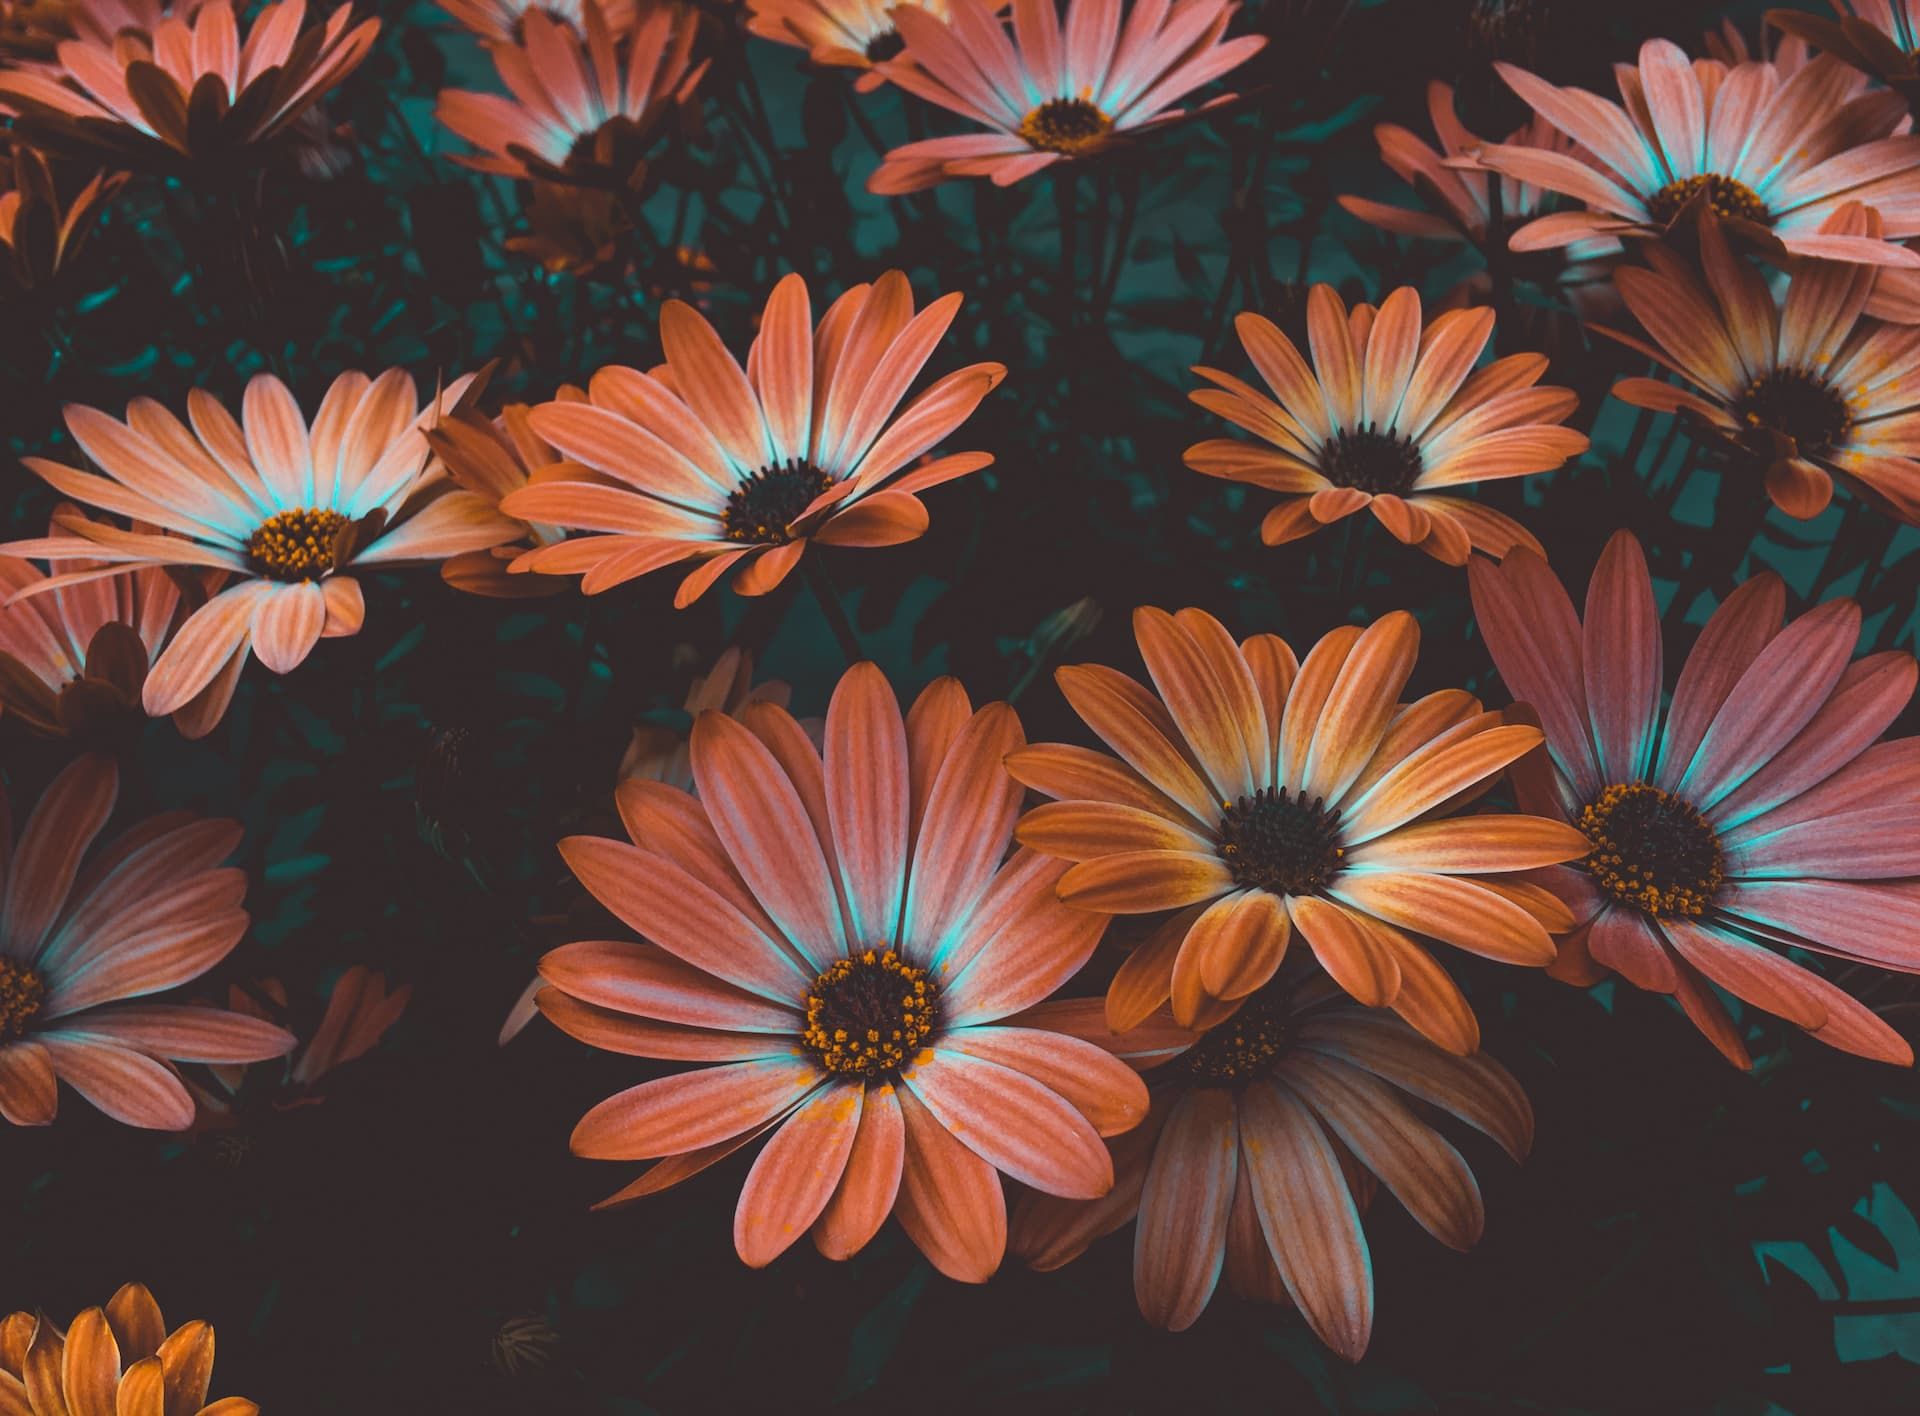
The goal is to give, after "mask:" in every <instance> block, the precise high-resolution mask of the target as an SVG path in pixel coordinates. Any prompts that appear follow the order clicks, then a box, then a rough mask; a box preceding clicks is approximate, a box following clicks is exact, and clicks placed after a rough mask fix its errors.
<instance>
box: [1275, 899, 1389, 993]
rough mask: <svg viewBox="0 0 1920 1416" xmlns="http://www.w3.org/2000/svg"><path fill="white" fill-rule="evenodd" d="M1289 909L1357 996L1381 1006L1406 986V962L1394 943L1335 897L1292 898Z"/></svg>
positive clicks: (1337, 978) (1323, 960) (1331, 971)
mask: <svg viewBox="0 0 1920 1416" xmlns="http://www.w3.org/2000/svg"><path fill="white" fill-rule="evenodd" d="M1287 912H1288V913H1289V914H1291V915H1292V916H1293V922H1294V923H1295V924H1296V925H1298V926H1299V927H1300V932H1301V933H1302V934H1303V935H1305V936H1306V940H1307V943H1308V944H1309V945H1310V946H1311V947H1312V949H1313V956H1314V958H1316V959H1318V960H1319V961H1320V967H1322V968H1323V969H1325V970H1326V971H1327V974H1328V976H1329V977H1331V978H1332V979H1333V981H1334V982H1335V983H1337V984H1339V985H1340V987H1341V988H1342V989H1343V990H1345V991H1346V992H1347V993H1348V994H1349V995H1351V996H1352V998H1353V999H1354V1001H1355V1002H1358V1003H1364V1004H1366V1005H1367V1006H1368V1007H1370V1008H1381V1007H1385V1006H1386V1005H1387V1004H1389V1003H1391V1002H1393V1000H1394V998H1395V997H1396V996H1397V995H1398V994H1399V992H1400V964H1399V961H1398V958H1397V956H1396V955H1395V953H1394V951H1393V950H1392V949H1391V948H1390V947H1384V946H1382V945H1381V944H1380V943H1378V942H1377V941H1376V940H1375V938H1374V934H1373V931H1372V929H1370V928H1369V927H1368V921H1367V920H1366V919H1365V917H1364V916H1362V915H1359V914H1356V913H1355V912H1354V911H1352V910H1346V909H1342V908H1341V907H1340V906H1339V905H1336V904H1334V903H1333V902H1332V901H1330V900H1321V899H1314V898H1306V899H1295V900H1289V901H1288V902H1287Z"/></svg>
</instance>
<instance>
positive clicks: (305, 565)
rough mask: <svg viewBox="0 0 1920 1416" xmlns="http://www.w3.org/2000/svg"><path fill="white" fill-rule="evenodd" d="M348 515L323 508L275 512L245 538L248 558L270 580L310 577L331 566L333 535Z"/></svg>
mask: <svg viewBox="0 0 1920 1416" xmlns="http://www.w3.org/2000/svg"><path fill="white" fill-rule="evenodd" d="M346 524H347V518H346V517H344V516H342V515H341V514H340V513H339V512H337V511H333V510H331V509H329V508H326V507H299V508H296V509H295V510H293V511H277V512H275V513H274V514H273V515H272V516H270V517H268V518H267V519H266V521H264V522H263V523H261V526H260V529H259V530H258V531H255V532H254V533H253V534H252V535H251V536H249V537H247V561H248V563H249V564H250V565H252V566H253V568H254V569H255V570H256V571H258V572H259V573H260V574H261V575H264V576H265V577H266V578H267V579H269V580H313V579H316V578H318V577H319V576H321V575H324V574H326V572H328V571H329V570H332V569H333V538H334V536H335V535H336V534H337V533H338V532H339V530H340V528H341V527H342V526H345V525H346Z"/></svg>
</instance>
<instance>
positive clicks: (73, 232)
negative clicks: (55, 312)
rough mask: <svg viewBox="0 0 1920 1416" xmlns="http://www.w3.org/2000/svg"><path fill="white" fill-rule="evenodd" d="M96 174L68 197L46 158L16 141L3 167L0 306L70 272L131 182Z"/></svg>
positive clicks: (0, 181)
mask: <svg viewBox="0 0 1920 1416" xmlns="http://www.w3.org/2000/svg"><path fill="white" fill-rule="evenodd" d="M126 176H127V175H126V174H125V173H123V172H115V173H108V172H96V173H94V174H93V176H92V177H90V178H88V179H87V183H86V185H85V186H83V187H82V188H80V190H79V191H77V192H75V193H74V194H73V195H72V198H71V199H70V200H65V201H63V200H62V199H61V196H60V192H59V189H58V188H57V187H56V186H55V185H54V180H53V173H52V171H51V169H50V168H49V167H48V165H47V160H46V159H45V158H44V157H42V156H41V155H40V154H39V153H37V152H35V151H34V150H33V149H32V148H30V147H28V146H27V145H26V144H25V143H20V142H16V143H15V144H14V145H13V151H12V153H11V154H10V156H9V158H8V160H7V161H6V163H5V164H4V165H3V166H0V188H4V190H0V305H4V304H6V303H7V302H8V301H10V300H16V299H19V298H20V297H21V296H23V295H26V294H29V293H31V292H35V291H47V290H50V289H52V288H53V287H54V285H55V284H56V283H57V282H59V281H61V280H62V278H63V277H65V276H67V275H68V274H70V273H71V271H72V269H73V261H74V258H75V257H76V256H77V255H78V254H79V252H80V248H81V247H82V246H83V245H84V244H85V243H86V239H87V237H88V235H89V234H90V233H91V232H92V230H93V227H94V223H95V222H96V221H98V220H99V217H100V214H101V212H102V211H104V210H105V209H106V205H107V203H108V202H110V201H112V200H113V198H114V196H115V195H116V194H117V193H118V192H119V190H120V188H121V187H122V186H123V185H124V184H125V182H126Z"/></svg>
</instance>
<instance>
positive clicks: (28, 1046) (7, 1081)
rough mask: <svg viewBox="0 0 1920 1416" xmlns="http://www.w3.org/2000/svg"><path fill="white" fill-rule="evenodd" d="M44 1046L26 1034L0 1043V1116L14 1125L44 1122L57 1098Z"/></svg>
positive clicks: (56, 1088) (57, 1086)
mask: <svg viewBox="0 0 1920 1416" xmlns="http://www.w3.org/2000/svg"><path fill="white" fill-rule="evenodd" d="M59 1092H60V1088H59V1084H58V1083H57V1082H56V1081H55V1080H54V1075H53V1063H52V1062H51V1061H50V1060H49V1059H48V1057H47V1050H46V1049H45V1048H44V1047H42V1046H41V1045H40V1044H39V1043H37V1042H34V1041H33V1040H32V1039H30V1038H16V1039H15V1040H14V1041H12V1042H10V1043H6V1044H5V1045H0V1116H4V1117H6V1118H7V1120H9V1121H11V1122H12V1123H13V1124H14V1125H16V1126H45V1125H48V1124H49V1123H51V1122H52V1120H53V1117H54V1111H55V1109H56V1108H57V1106H58V1105H59V1101H60V1095H59Z"/></svg>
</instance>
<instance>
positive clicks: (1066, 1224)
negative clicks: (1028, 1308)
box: [1012, 977, 1533, 1362]
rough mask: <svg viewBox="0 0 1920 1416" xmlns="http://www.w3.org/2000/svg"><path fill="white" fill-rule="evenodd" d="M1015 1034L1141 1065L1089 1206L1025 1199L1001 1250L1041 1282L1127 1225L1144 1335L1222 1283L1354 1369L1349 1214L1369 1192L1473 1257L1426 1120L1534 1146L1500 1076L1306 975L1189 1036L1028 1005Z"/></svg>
mask: <svg viewBox="0 0 1920 1416" xmlns="http://www.w3.org/2000/svg"><path fill="white" fill-rule="evenodd" d="M1022 1021H1023V1022H1027V1023H1030V1024H1031V1025H1032V1026H1034V1027H1047V1028H1052V1029H1054V1030H1056V1031H1059V1032H1062V1033H1066V1034H1068V1035H1069V1036H1072V1037H1079V1038H1084V1039H1085V1040H1087V1041H1089V1042H1093V1043H1097V1044H1099V1045H1101V1046H1104V1047H1107V1048H1109V1049H1111V1050H1113V1051H1115V1052H1116V1053H1118V1054H1119V1055H1121V1056H1124V1057H1127V1058H1128V1059H1129V1060H1130V1061H1132V1062H1133V1064H1134V1065H1135V1066H1137V1067H1141V1068H1143V1069H1144V1068H1151V1069H1152V1070H1151V1071H1150V1072H1149V1074H1148V1077H1149V1088H1150V1092H1149V1094H1150V1096H1151V1099H1152V1110H1151V1111H1150V1113H1149V1114H1148V1116H1147V1119H1146V1120H1145V1121H1143V1122H1142V1123H1141V1124H1140V1126H1139V1127H1138V1129H1136V1130H1133V1131H1129V1132H1128V1133H1127V1134H1125V1135H1124V1136H1120V1137H1118V1138H1116V1139H1115V1140H1114V1141H1112V1142H1111V1143H1110V1144H1111V1147H1112V1150H1113V1166H1114V1183H1113V1191H1112V1193H1111V1194H1109V1195H1108V1196H1107V1197H1106V1198H1105V1199H1102V1200H1097V1201H1094V1202H1093V1203H1091V1204H1087V1203H1078V1202H1074V1201H1070V1200H1062V1199H1057V1198H1055V1197H1053V1196H1051V1195H1038V1194H1036V1195H1028V1196H1026V1197H1025V1198H1023V1199H1022V1200H1021V1202H1020V1204H1019V1206H1018V1207H1017V1208H1016V1209H1015V1211H1014V1216H1013V1228H1012V1247H1013V1251H1014V1252H1015V1253H1016V1254H1018V1255H1019V1256H1020V1257H1021V1258H1023V1259H1025V1260H1026V1261H1027V1262H1028V1263H1029V1264H1030V1265H1032V1266H1033V1267H1034V1268H1036V1269H1042V1270H1050V1269H1056V1268H1059V1267H1060V1266H1061V1265H1063V1264H1066V1263H1068V1262H1070V1261H1071V1260H1073V1259H1075V1258H1077V1257H1079V1255H1080V1254H1082V1253H1083V1252H1085V1250H1086V1249H1087V1247H1088V1246H1089V1245H1090V1244H1092V1243H1093V1242H1094V1241H1095V1240H1096V1239H1099V1238H1100V1237H1102V1236H1103V1235H1106V1234H1111V1233H1112V1232H1114V1231H1115V1230H1117V1229H1119V1228H1120V1227H1121V1226H1122V1225H1124V1224H1126V1223H1127V1222H1128V1221H1129V1220H1135V1219H1137V1220H1138V1225H1137V1227H1136V1229H1135V1231H1134V1242H1133V1291H1134V1297H1135V1298H1136V1299H1137V1300H1138V1302H1139V1304H1140V1311H1141V1313H1142V1314H1143V1315H1144V1316H1145V1317H1146V1319H1147V1321H1148V1322H1150V1323H1153V1324H1154V1325H1155V1326H1156V1327H1164V1328H1171V1329H1173V1330H1174V1331H1176V1332H1178V1331H1182V1330H1184V1329H1186V1328H1188V1327H1190V1326H1192V1324H1193V1323H1194V1321H1195V1320H1196V1319H1197V1318H1198V1317H1199V1316H1200V1314H1201V1313H1202V1312H1203V1311H1204V1310H1205V1309H1206V1306H1207V1304H1208V1303H1209V1302H1210V1301H1211V1300H1212V1298H1213V1293H1214V1290H1215V1288H1216V1287H1218V1285H1219V1282H1220V1279H1221V1277H1222V1275H1223V1274H1224V1276H1225V1278H1226V1280H1227V1286H1228V1288H1229V1289H1231V1290H1232V1291H1233V1293H1234V1294H1235V1295H1237V1296H1238V1297H1241V1298H1246V1299H1251V1300H1253V1301H1255V1302H1263V1303H1288V1302H1291V1303H1292V1304H1293V1305H1294V1306H1295V1307H1297V1308H1299V1310H1300V1312H1301V1314H1302V1316H1304V1317H1305V1318H1306V1320H1307V1322H1308V1324H1309V1325H1310V1326H1311V1327H1312V1328H1313V1331H1314V1333H1315V1334H1316V1335H1317V1336H1318V1337H1319V1338H1320V1340H1321V1341H1322V1342H1324V1343H1326V1344H1327V1346H1329V1347H1331V1348H1332V1349H1333V1350H1334V1351H1335V1352H1337V1353H1339V1354H1340V1355H1341V1356H1342V1357H1344V1358H1346V1359H1347V1360H1348V1361H1349V1362H1357V1361H1359V1360H1360V1357H1361V1355H1362V1354H1363V1353H1365V1351H1366V1350H1367V1341H1368V1338H1369V1337H1370V1336H1371V1334H1372V1330H1373V1302H1374V1293H1373V1263H1372V1260H1371V1257H1370V1256H1369V1254H1368V1250H1367V1236H1366V1232H1365V1229H1364V1228H1363V1227H1362V1223H1361V1221H1362V1217H1363V1216H1364V1215H1365V1214H1366V1212H1367V1210H1368V1209H1369V1208H1370V1207H1371V1202H1372V1200H1373V1198H1374V1196H1375V1194H1376V1193H1377V1192H1378V1189H1379V1187H1380V1186H1381V1185H1385V1186H1386V1188H1387V1190H1388V1192H1389V1193H1390V1194H1392V1195H1393V1197H1394V1198H1395V1199H1397V1200H1398V1201H1399V1202H1400V1203H1401V1204H1402V1205H1403V1206H1405V1207H1406V1210H1407V1212H1408V1213H1409V1214H1411V1215H1412V1216H1413V1218H1414V1219H1415V1220H1416V1221H1417V1222H1418V1223H1419V1224H1420V1226H1421V1227H1422V1228H1423V1229H1425V1230H1426V1231H1427V1232H1428V1233H1429V1234H1431V1235H1433V1237H1434V1238H1436V1239H1438V1240H1439V1241H1440V1242H1441V1243H1443V1244H1445V1245H1447V1246H1448V1247H1449V1248H1452V1249H1460V1250H1465V1249H1469V1248H1471V1247H1473V1245H1474V1244H1475V1243H1477V1242H1478V1241H1479V1238H1480V1233H1481V1230H1482V1228H1483V1227H1484V1224H1485V1221H1486V1213H1485V1207H1484V1206H1483V1205H1482V1203H1481V1199H1480V1187H1479V1185H1478V1183H1477V1182H1476V1181H1475V1180H1474V1178H1473V1171H1472V1170H1471V1169H1470V1168H1469V1167H1468V1165H1467V1162H1466V1159H1465V1158H1464V1157H1463V1156H1462V1155H1461V1154H1460V1152H1459V1151H1457V1150H1455V1149H1454V1147H1453V1146H1452V1145H1451V1144H1450V1143H1449V1142H1448V1141H1447V1140H1446V1139H1445V1138H1444V1137H1443V1136H1442V1135H1441V1134H1440V1132H1439V1131H1437V1130H1435V1129H1434V1128H1433V1126H1432V1125H1431V1124H1430V1123H1429V1120H1428V1116H1429V1114H1430V1113H1429V1108H1433V1109H1437V1110H1439V1111H1443V1112H1446V1113H1448V1114H1450V1115H1452V1116H1453V1117H1455V1118H1457V1119H1458V1120H1460V1121H1464V1122H1465V1123H1466V1124H1467V1125H1469V1126H1472V1127H1474V1128H1475V1129H1476V1130H1479V1131H1482V1132H1484V1133H1485V1134H1487V1135H1488V1136H1491V1137H1492V1138H1493V1139H1494V1140H1495V1141H1496V1142H1498V1143H1499V1144H1500V1146H1501V1147H1502V1148H1503V1149H1504V1150H1505V1151H1506V1152H1507V1154H1509V1155H1510V1156H1512V1157H1513V1158H1514V1159H1515V1160H1516V1161H1517V1160H1523V1159H1525V1157H1526V1154H1527V1152H1528V1150H1530V1149H1531V1148H1532V1145H1533V1109H1532V1107H1531V1106H1529V1105H1528V1103H1527V1097H1526V1093H1525V1092H1523V1091H1521V1090H1520V1085H1519V1083H1518V1082H1516V1081H1515V1080H1514V1079H1513V1077H1512V1075H1511V1074H1510V1073H1508V1071H1507V1070H1506V1068H1504V1067H1502V1066H1501V1065H1500V1064H1499V1063H1498V1062H1495V1061H1493V1060H1492V1059H1491V1058H1489V1057H1485V1056H1479V1055H1476V1056H1470V1057H1456V1056H1452V1055H1450V1054H1448V1053H1446V1052H1443V1051H1441V1050H1440V1049H1439V1048H1437V1047H1435V1046H1433V1044H1432V1043H1430V1042H1428V1041H1427V1040H1426V1039H1425V1038H1423V1037H1421V1036H1420V1035H1419V1034H1418V1033H1416V1032H1414V1031H1413V1030H1412V1029H1411V1028H1409V1027H1407V1026H1406V1025H1405V1024H1403V1023H1401V1022H1399V1021H1398V1020H1397V1019H1394V1018H1391V1017H1387V1016H1385V1015H1384V1014H1381V1013H1378V1012H1376V1011H1374V1010H1372V1009H1369V1008H1361V1007H1357V1006H1355V1005H1354V1004H1352V1003H1350V1002H1348V1001H1347V1000H1346V999H1344V998H1342V997H1341V996H1340V993H1339V990H1338V989H1335V988H1333V987H1332V986H1331V985H1329V984H1328V983H1327V982H1326V980H1325V979H1323V978H1320V977H1308V978H1305V979H1282V980H1276V981H1275V982H1273V983H1271V984H1268V985H1267V986H1266V987H1265V988H1264V989H1262V990H1261V991H1260V992H1258V993H1256V994H1254V995H1253V996H1252V997H1251V998H1249V999H1248V1000H1247V1002H1246V1004H1245V1006H1243V1007H1242V1008H1241V1009H1240V1011H1239V1012H1237V1013H1235V1014H1234V1015H1233V1017H1232V1018H1230V1019H1228V1020H1227V1021H1226V1022H1224V1023H1221V1024H1219V1025H1218V1026H1216V1027H1214V1028H1211V1029H1209V1030H1208V1031H1206V1032H1204V1033H1202V1034H1200V1035H1199V1036H1198V1037H1197V1038H1195V1037H1194V1035H1193V1034H1192V1033H1185V1032H1182V1031H1181V1030H1179V1029H1177V1028H1176V1027H1175V1026H1174V1025H1173V1020H1172V1018H1171V1017H1170V1016H1169V1015H1168V1014H1167V1013H1166V1012H1165V1011H1164V1010H1162V1011H1161V1012H1159V1013H1157V1014H1155V1015H1154V1017H1152V1018H1151V1019H1149V1020H1148V1021H1147V1022H1146V1024H1145V1025H1144V1026H1142V1027H1141V1028H1139V1029H1136V1030H1135V1031H1134V1032H1131V1033H1128V1034H1127V1035H1125V1036H1124V1037H1116V1036H1115V1035H1113V1034H1112V1033H1110V1032H1108V1031H1107V1029H1106V1026H1105V1021H1104V1019H1103V1017H1102V1016H1101V1008H1100V1004H1099V1002H1098V1001H1097V1000H1086V1001H1083V1000H1080V999H1069V1000H1065V1001H1061V1002H1056V1003H1043V1004H1041V1005H1040V1006H1039V1007H1038V1008H1034V1009H1031V1010H1030V1011H1028V1012H1027V1013H1026V1014H1024V1015H1023V1016H1022ZM1143 1035H1144V1036H1143ZM1170 1053H1171V1054H1176V1055H1172V1056H1171V1058H1170V1057H1169V1054H1170Z"/></svg>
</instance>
